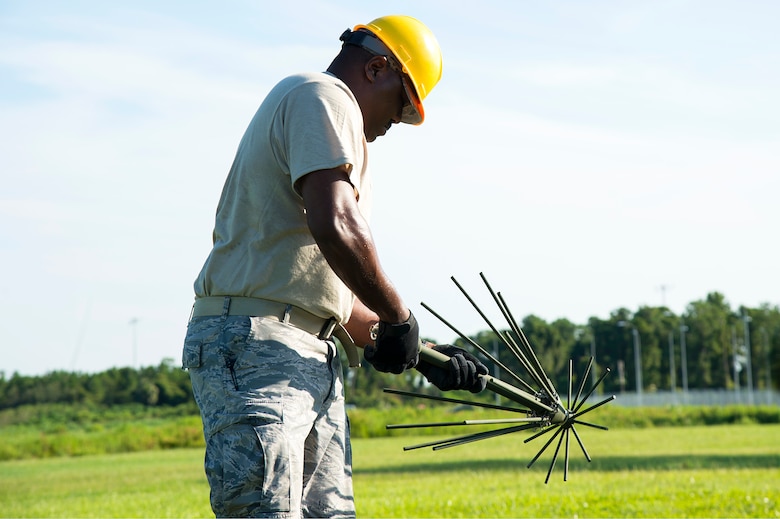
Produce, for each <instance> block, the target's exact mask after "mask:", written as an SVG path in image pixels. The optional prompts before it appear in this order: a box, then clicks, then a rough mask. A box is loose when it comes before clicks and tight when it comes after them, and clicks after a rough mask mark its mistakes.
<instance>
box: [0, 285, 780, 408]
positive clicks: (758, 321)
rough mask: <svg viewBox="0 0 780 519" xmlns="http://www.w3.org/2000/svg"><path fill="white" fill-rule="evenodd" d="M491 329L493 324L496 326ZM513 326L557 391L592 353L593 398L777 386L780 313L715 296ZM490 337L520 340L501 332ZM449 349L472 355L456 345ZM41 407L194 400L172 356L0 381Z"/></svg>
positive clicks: (360, 381)
mask: <svg viewBox="0 0 780 519" xmlns="http://www.w3.org/2000/svg"><path fill="white" fill-rule="evenodd" d="M493 324H494V326H496V327H499V326H500V323H499V322H498V321H495V322H493ZM521 327H522V330H523V333H524V335H525V337H526V338H527V339H528V341H529V342H530V344H531V345H532V347H533V349H534V351H535V352H536V353H537V355H538V357H539V361H540V362H541V364H542V366H543V367H544V369H545V371H546V372H547V374H548V375H549V376H550V378H551V379H552V380H553V383H554V384H555V386H556V387H557V388H558V390H559V392H560V393H561V394H565V391H566V387H567V384H568V363H569V360H570V359H571V360H572V361H573V372H574V374H575V379H574V383H575V384H579V382H580V381H579V380H578V377H579V376H581V374H582V373H583V372H584V371H585V368H586V366H587V365H588V362H589V359H590V358H591V356H593V357H594V359H595V362H594V364H593V368H592V373H596V376H599V375H601V373H603V372H604V370H605V368H609V369H610V370H611V372H612V374H611V375H610V376H608V377H606V378H605V379H604V382H603V384H602V386H601V387H600V390H599V392H600V393H601V392H604V393H619V392H621V391H636V389H637V383H638V382H640V381H641V384H642V390H643V391H645V392H652V391H659V390H666V391H668V390H670V389H674V390H676V391H681V390H683V389H685V388H687V389H689V390H697V389H733V388H736V387H740V388H746V387H747V385H748V384H752V387H753V388H754V389H756V390H762V389H768V388H777V387H778V382H780V309H778V307H777V306H770V305H768V304H765V305H762V306H761V307H759V308H747V307H739V308H737V309H732V308H731V307H730V305H729V303H728V302H727V301H726V299H725V298H724V296H723V295H722V294H719V293H717V292H714V293H711V294H708V295H707V297H706V298H705V299H703V300H700V301H694V302H692V303H690V304H689V305H688V306H687V308H686V310H685V312H684V313H683V314H682V315H675V314H674V313H673V312H671V311H669V309H668V308H665V307H650V306H644V307H640V308H639V309H638V310H637V311H636V312H631V311H630V310H628V309H626V308H620V309H618V310H616V311H614V312H612V314H611V315H610V317H609V318H608V319H599V318H597V317H592V318H590V319H589V320H588V323H587V324H584V325H583V324H575V323H572V322H571V321H569V320H567V319H558V320H556V321H553V322H550V323H548V322H546V321H544V320H543V319H541V318H539V317H536V316H534V315H529V316H527V317H525V318H524V319H523V320H522V323H521ZM506 328H509V326H508V325H506ZM498 331H499V332H500V333H501V334H502V335H504V336H505V334H509V336H510V337H512V339H513V340H515V341H518V340H519V339H518V338H517V337H515V336H514V334H513V333H510V332H507V331H506V330H505V329H503V328H499V330H498ZM469 339H470V341H473V342H476V343H477V344H479V345H480V346H481V347H482V348H484V349H485V350H487V351H489V352H491V354H492V353H493V351H494V348H495V351H497V352H498V359H499V360H500V361H501V363H502V364H504V366H505V367H507V368H509V369H511V370H512V371H513V372H515V373H517V374H518V375H519V376H520V377H521V378H522V379H523V380H528V381H530V378H528V376H527V375H526V373H525V372H524V370H523V368H522V367H521V366H520V364H519V362H518V361H517V360H516V358H515V357H514V355H513V354H512V352H511V351H510V350H509V349H507V348H506V347H504V346H503V345H502V342H503V339H502V338H501V337H499V336H497V335H496V334H495V333H494V332H493V331H492V330H488V331H483V332H480V333H478V334H477V335H476V336H474V337H470V338H469ZM455 343H456V344H459V345H461V346H464V347H467V348H469V349H473V348H472V347H471V346H470V345H468V344H467V341H464V340H463V339H462V338H460V339H457V340H456V341H455ZM487 363H488V364H489V365H490V366H491V367H492V363H491V362H489V361H487ZM637 367H639V368H640V371H639V372H638V371H637V369H636V368H637ZM637 373H640V374H641V376H640V377H637ZM345 374H346V379H345V385H346V387H347V401H348V402H349V403H351V404H356V405H358V406H360V407H373V406H380V405H386V404H388V403H395V402H399V401H400V400H401V399H400V398H399V397H396V396H391V395H388V394H383V392H382V390H383V388H385V387H393V388H397V389H405V390H412V391H420V392H425V391H434V390H433V389H431V388H430V387H428V386H427V385H426V384H425V381H424V380H423V378H422V376H421V375H419V373H417V372H416V371H410V372H406V373H404V374H402V375H400V376H398V375H390V374H385V373H379V372H377V371H375V370H373V369H372V368H371V367H370V366H368V365H365V364H364V366H363V367H362V368H360V369H356V370H352V369H345ZM590 376H593V375H590ZM500 377H501V378H505V377H506V374H504V375H500ZM586 387H589V386H586ZM479 398H482V399H491V398H493V395H486V394H483V395H480V396H479ZM42 403H76V404H78V403H85V404H92V405H99V406H112V405H120V404H141V405H143V406H178V405H180V404H185V403H186V404H191V403H193V397H192V389H191V387H190V382H189V376H188V374H187V372H186V371H183V370H182V369H181V368H180V367H179V364H178V362H174V361H173V360H170V359H167V360H165V361H163V362H162V363H161V364H160V365H159V366H156V367H146V368H141V369H132V368H114V369H110V370H108V371H104V372H102V373H96V374H79V373H68V372H63V371H57V372H53V373H49V374H47V375H43V376H34V377H33V376H22V375H18V374H14V375H12V376H11V377H10V378H6V376H5V375H4V374H2V373H0V409H7V408H14V407H19V406H23V405H35V404H42Z"/></svg>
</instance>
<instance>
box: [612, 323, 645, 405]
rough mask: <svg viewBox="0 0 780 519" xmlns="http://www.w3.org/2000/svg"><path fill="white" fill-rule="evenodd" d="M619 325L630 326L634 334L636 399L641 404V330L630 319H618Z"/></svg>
mask: <svg viewBox="0 0 780 519" xmlns="http://www.w3.org/2000/svg"><path fill="white" fill-rule="evenodd" d="M617 325H618V326H620V327H621V328H623V327H626V326H630V327H631V334H632V335H633V336H634V371H635V373H636V401H637V404H639V405H640V406H641V405H642V344H641V342H640V340H639V332H638V331H637V329H636V326H634V325H633V324H631V323H629V322H628V321H618V323H617Z"/></svg>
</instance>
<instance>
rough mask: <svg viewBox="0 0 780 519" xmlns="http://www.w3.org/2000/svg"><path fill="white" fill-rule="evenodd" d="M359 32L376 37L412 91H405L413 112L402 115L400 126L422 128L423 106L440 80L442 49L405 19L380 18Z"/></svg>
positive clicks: (418, 25) (418, 23)
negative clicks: (396, 64)
mask: <svg viewBox="0 0 780 519" xmlns="http://www.w3.org/2000/svg"><path fill="white" fill-rule="evenodd" d="M360 29H363V30H366V31H369V32H371V33H372V34H373V35H374V36H376V38H378V39H379V40H380V41H381V42H382V43H383V44H384V45H385V46H386V47H387V48H388V49H389V50H390V52H392V54H393V57H394V58H395V59H396V60H398V62H399V64H400V66H401V68H402V71H403V73H404V74H406V76H407V77H408V78H409V80H410V81H411V84H412V87H413V89H414V92H408V88H407V94H410V95H409V101H411V103H412V109H411V110H409V111H408V113H405V114H404V118H403V122H405V123H409V124H422V122H423V120H424V119H425V111H424V110H423V105H422V102H423V100H424V99H425V98H426V97H427V96H428V94H429V93H430V92H431V90H433V87H434V86H436V83H438V82H439V80H440V79H441V71H442V58H441V48H440V47H439V42H438V41H436V37H435V36H434V35H433V33H432V32H431V30H430V29H428V27H426V26H425V25H424V24H423V23H422V22H421V21H420V20H417V19H416V18H412V17H411V16H404V15H390V16H382V17H380V18H377V19H376V20H373V21H371V22H369V23H367V24H366V25H357V26H356V27H355V29H354V30H355V31H358V30H360ZM405 84H406V83H405Z"/></svg>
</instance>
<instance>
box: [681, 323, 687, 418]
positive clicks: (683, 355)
mask: <svg viewBox="0 0 780 519" xmlns="http://www.w3.org/2000/svg"><path fill="white" fill-rule="evenodd" d="M687 331H688V327H687V326H685V325H684V324H681V325H680V369H681V370H682V386H683V403H686V404H687V403H688V353H687V351H686V350H685V332H687Z"/></svg>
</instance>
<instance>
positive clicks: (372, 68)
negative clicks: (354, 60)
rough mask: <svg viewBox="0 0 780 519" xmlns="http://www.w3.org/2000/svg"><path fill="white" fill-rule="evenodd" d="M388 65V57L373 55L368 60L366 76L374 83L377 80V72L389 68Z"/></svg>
mask: <svg viewBox="0 0 780 519" xmlns="http://www.w3.org/2000/svg"><path fill="white" fill-rule="evenodd" d="M387 67H388V63H387V58H385V57H384V56H372V57H371V59H369V60H368V61H367V62H366V66H365V71H366V78H367V79H368V80H369V81H370V82H372V83H373V82H374V81H376V76H377V74H379V73H380V72H382V71H384V70H385V69H387Z"/></svg>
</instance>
